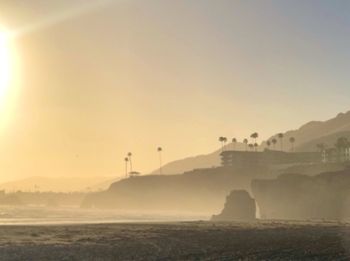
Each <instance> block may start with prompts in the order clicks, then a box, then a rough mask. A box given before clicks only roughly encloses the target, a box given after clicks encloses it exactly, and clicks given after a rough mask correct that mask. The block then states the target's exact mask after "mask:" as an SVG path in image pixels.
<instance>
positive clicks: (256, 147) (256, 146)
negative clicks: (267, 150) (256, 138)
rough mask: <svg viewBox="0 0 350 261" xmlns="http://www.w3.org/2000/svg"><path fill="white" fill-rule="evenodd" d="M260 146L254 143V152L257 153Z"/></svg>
mask: <svg viewBox="0 0 350 261" xmlns="http://www.w3.org/2000/svg"><path fill="white" fill-rule="evenodd" d="M258 146H259V145H258V143H256V142H255V143H254V150H255V152H256V151H257V150H258Z"/></svg>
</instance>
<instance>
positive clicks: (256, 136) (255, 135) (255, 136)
mask: <svg viewBox="0 0 350 261" xmlns="http://www.w3.org/2000/svg"><path fill="white" fill-rule="evenodd" d="M250 137H251V138H252V139H253V140H254V143H256V139H257V138H258V137H259V134H258V133H257V132H254V133H253V134H252V135H250Z"/></svg>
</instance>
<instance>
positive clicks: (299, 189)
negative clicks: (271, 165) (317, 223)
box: [252, 169, 350, 220]
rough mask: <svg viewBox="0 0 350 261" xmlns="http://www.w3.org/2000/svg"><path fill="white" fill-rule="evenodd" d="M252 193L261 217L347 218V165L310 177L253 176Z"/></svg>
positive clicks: (349, 184) (349, 176) (349, 187)
mask: <svg viewBox="0 0 350 261" xmlns="http://www.w3.org/2000/svg"><path fill="white" fill-rule="evenodd" d="M252 193H253V195H254V197H255V199H256V201H257V204H258V206H259V208H260V214H261V217H262V218H267V219H296V220H306V219H328V220H343V219H349V218H350V205H349V204H350V169H345V170H342V171H336V172H327V173H322V174H319V175H316V176H313V177H311V176H306V175H301V174H283V175H281V176H279V177H278V178H276V179H273V180H253V181H252Z"/></svg>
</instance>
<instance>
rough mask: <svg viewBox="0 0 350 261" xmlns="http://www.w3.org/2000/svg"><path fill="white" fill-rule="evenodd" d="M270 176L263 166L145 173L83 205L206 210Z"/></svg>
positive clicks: (210, 211)
mask: <svg viewBox="0 0 350 261" xmlns="http://www.w3.org/2000/svg"><path fill="white" fill-rule="evenodd" d="M268 175H269V169H268V168H264V167H263V166H259V167H258V166H255V167H254V166H249V167H246V168H232V167H218V168H209V169H198V170H194V171H190V172H187V173H184V174H182V175H163V176H161V175H146V176H140V177H133V178H128V179H123V180H121V181H119V182H115V183H113V184H112V185H111V186H110V188H109V189H108V190H107V191H102V192H97V193H92V194H90V195H88V196H87V197H86V198H85V200H84V203H83V206H84V207H97V208H115V209H120V210H137V211H141V210H144V211H169V212H173V213H174V212H176V213H180V212H181V213H195V212H197V213H202V214H203V213H205V214H208V216H211V215H212V214H213V213H216V212H218V211H219V210H221V208H222V206H223V204H224V201H225V197H226V196H227V194H228V193H229V192H230V191H231V190H232V189H235V188H236V189H242V188H243V189H246V190H249V188H250V182H251V180H252V179H253V178H261V177H265V176H268Z"/></svg>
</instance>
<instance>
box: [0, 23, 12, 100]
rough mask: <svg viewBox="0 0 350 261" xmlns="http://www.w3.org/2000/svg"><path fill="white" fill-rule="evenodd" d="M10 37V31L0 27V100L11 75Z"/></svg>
mask: <svg viewBox="0 0 350 261" xmlns="http://www.w3.org/2000/svg"><path fill="white" fill-rule="evenodd" d="M9 42H10V38H9V36H8V33H7V32H6V31H5V30H3V29H0V100H2V99H3V96H4V94H5V92H6V90H7V88H8V86H9V81H10V76H11V70H10V69H11V60H10V47H9Z"/></svg>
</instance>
